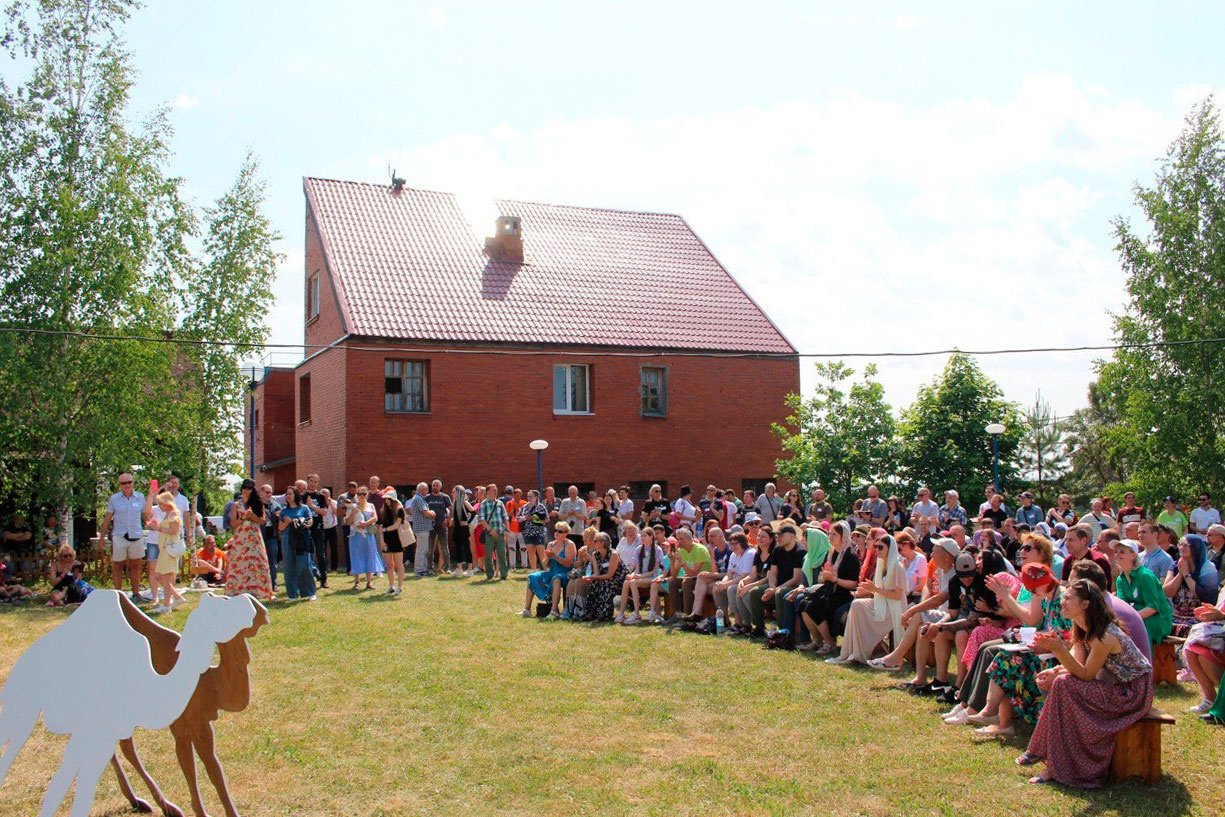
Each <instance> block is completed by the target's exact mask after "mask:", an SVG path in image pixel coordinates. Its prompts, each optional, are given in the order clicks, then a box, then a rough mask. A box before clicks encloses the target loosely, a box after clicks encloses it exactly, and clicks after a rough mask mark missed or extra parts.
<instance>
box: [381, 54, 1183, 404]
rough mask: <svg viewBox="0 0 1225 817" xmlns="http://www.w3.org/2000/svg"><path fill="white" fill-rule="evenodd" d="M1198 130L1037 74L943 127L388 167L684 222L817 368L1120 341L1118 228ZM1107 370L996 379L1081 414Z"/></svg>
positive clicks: (989, 361)
mask: <svg viewBox="0 0 1225 817" xmlns="http://www.w3.org/2000/svg"><path fill="white" fill-rule="evenodd" d="M1178 126H1179V122H1178V121H1177V119H1176V118H1172V117H1170V116H1167V115H1165V114H1163V113H1162V112H1160V111H1156V110H1152V109H1150V108H1146V107H1144V106H1142V105H1140V104H1138V103H1136V102H1133V101H1129V100H1118V99H1113V98H1111V97H1110V95H1108V94H1103V93H1102V92H1101V91H1100V89H1096V88H1085V87H1082V86H1078V85H1076V84H1075V83H1073V82H1072V81H1071V80H1069V79H1068V78H1067V77H1064V76H1061V75H1033V76H1029V77H1026V78H1024V80H1023V81H1022V82H1021V83H1020V84H1019V86H1018V88H1017V89H1016V91H1015V93H1013V94H1012V95H1010V96H1006V97H1003V98H1001V99H999V100H996V101H989V100H986V99H980V98H963V99H950V100H946V101H942V102H939V103H937V104H933V105H931V106H928V107H924V108H915V107H904V106H902V105H898V104H895V103H890V102H885V101H881V100H877V99H869V98H865V97H863V96H860V95H856V94H844V95H840V96H837V97H835V98H833V99H831V100H829V101H827V102H824V103H821V104H813V103H808V102H789V103H784V104H779V105H774V106H771V107H768V108H761V109H744V110H739V111H731V112H722V113H715V114H710V115H705V116H689V117H674V118H669V119H663V120H658V121H654V122H634V121H631V120H629V119H623V118H615V117H609V118H604V119H593V120H585V121H577V122H576V121H555V122H551V123H547V124H545V125H543V126H541V127H539V128H537V129H535V130H533V131H531V132H521V131H518V130H516V129H514V128H512V127H510V126H507V125H499V126H497V127H496V128H494V129H492V130H490V131H488V132H485V133H468V134H459V135H455V136H453V137H450V138H447V139H444V140H441V141H439V142H436V143H434V144H431V145H427V146H422V147H416V148H412V149H409V150H404V151H388V152H387V153H386V154H384V155H381V156H377V157H371V158H370V165H371V168H372V169H375V170H381V169H383V168H385V167H386V165H387V163H388V161H389V160H390V162H391V164H392V166H394V167H397V168H399V170H400V175H402V176H404V177H405V178H407V179H408V183H409V184H410V185H411V186H415V187H425V188H433V189H438V190H448V191H455V192H459V193H463V194H465V195H466V197H468V198H471V199H473V200H478V201H487V200H488V199H490V198H493V197H497V196H502V197H509V198H520V199H529V200H541V201H555V202H562V203H570V204H580V205H593V206H611V207H625V208H632V209H647V210H661V211H669V212H678V213H681V214H682V215H684V216H685V218H686V219H687V220H688V221H689V223H690V224H692V225H693V227H694V229H695V230H696V231H697V232H698V233H699V235H701V236H702V238H703V239H704V240H705V241H706V242H707V243H708V244H709V246H711V248H712V249H713V250H714V252H715V254H716V255H717V256H719V258H720V260H722V261H723V262H724V264H725V265H726V266H727V267H728V268H729V270H731V272H732V273H733V275H735V276H736V278H737V280H738V281H740V283H741V284H742V285H743V286H744V287H745V288H746V289H747V290H748V292H749V293H750V294H751V295H752V296H753V297H754V298H755V299H756V300H757V301H758V303H760V304H761V305H762V306H763V307H764V308H765V309H766V311H767V312H768V313H769V314H770V315H771V317H772V318H774V320H775V322H776V323H777V324H778V325H779V326H780V328H782V330H783V331H784V333H785V334H787V336H788V337H789V338H790V339H791V340H792V342H793V343H794V344H795V345H796V346H797V347H799V348H800V349H801V350H803V351H807V352H844V351H845V352H850V351H860V352H864V351H878V350H892V349H900V350H920V349H939V348H952V347H954V346H955V347H958V348H962V349H992V348H1003V347H1024V346H1063V345H1078V344H1084V343H1101V342H1108V341H1109V340H1110V337H1111V324H1110V319H1109V316H1108V314H1107V310H1114V311H1118V310H1119V309H1120V308H1121V306H1122V297H1123V295H1122V292H1123V289H1122V282H1123V276H1122V273H1121V272H1120V271H1119V269H1118V265H1117V263H1116V261H1115V258H1114V254H1113V250H1112V243H1113V242H1112V240H1111V237H1110V234H1109V226H1108V223H1107V219H1108V217H1109V215H1111V214H1112V213H1113V212H1120V211H1122V210H1123V209H1125V208H1127V207H1128V206H1129V202H1130V192H1129V191H1130V187H1131V184H1132V182H1133V180H1134V179H1135V178H1137V177H1143V176H1144V175H1145V174H1147V173H1148V172H1149V170H1148V169H1149V168H1150V167H1151V162H1152V160H1153V158H1155V157H1157V156H1159V155H1160V154H1161V152H1162V150H1163V149H1164V147H1165V145H1166V144H1167V143H1168V141H1169V140H1170V139H1171V138H1172V137H1173V136H1174V135H1175V134H1176V133H1177V130H1178ZM475 226H477V227H478V230H479V229H480V228H481V226H482V225H481V224H479V223H478V224H476V225H475ZM524 229H525V230H526V231H530V229H531V226H530V225H524ZM1091 358H1092V355H1088V354H1067V355H1052V356H1029V357H1023V356H1000V357H993V358H984V359H983V360H982V361H981V362H982V364H983V366H984V368H986V369H987V371H988V372H989V373H990V374H991V375H992V376H993V377H995V378H997V379H998V380H999V381H1000V382H1001V385H1003V387H1004V388H1005V391H1006V392H1007V393H1008V394H1009V396H1010V397H1012V398H1013V399H1016V400H1019V401H1022V402H1025V401H1028V400H1031V399H1032V396H1033V393H1034V391H1035V390H1036V389H1037V388H1038V387H1042V389H1043V393H1044V395H1045V396H1046V397H1047V398H1048V399H1050V400H1051V401H1052V403H1053V404H1054V405H1055V408H1056V409H1057V410H1058V411H1061V412H1064V413H1066V412H1069V411H1071V410H1072V409H1073V408H1075V407H1077V406H1078V405H1080V404H1081V403H1083V399H1084V389H1085V386H1086V385H1087V383H1088V381H1089V379H1090V368H1089V361H1090V360H1091ZM863 362H865V361H859V362H858V364H857V367H858V366H859V365H862V364H863ZM942 363H943V360H942V359H938V358H919V359H909V360H890V361H886V362H882V364H881V371H882V378H883V380H884V382H885V385H886V388H887V390H888V393H889V398H890V400H891V401H892V403H893V404H894V405H895V406H902V405H906V404H908V403H909V402H910V401H911V400H913V398H914V393H915V389H916V388H917V386H918V385H919V384H920V383H922V382H926V381H929V380H930V379H931V378H932V377H933V376H934V375H935V374H936V373H937V372H938V370H939V368H940V366H941V365H942ZM810 369H811V365H810V363H809V362H807V361H805V362H804V363H803V364H802V371H803V372H804V374H805V377H806V378H807V373H808V371H809V370H810Z"/></svg>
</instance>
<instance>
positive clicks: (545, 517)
mask: <svg viewBox="0 0 1225 817" xmlns="http://www.w3.org/2000/svg"><path fill="white" fill-rule="evenodd" d="M548 524H549V510H548V508H546V507H545V505H544V503H543V502H541V501H540V494H539V493H537V491H536V489H535V488H533V489H532V490H530V491H528V492H527V501H526V502H524V503H523V505H522V507H520V508H519V530H520V532H521V533H522V534H523V546H524V547H525V548H526V549H527V564H528V567H529V568H531V569H533V570H545V571H547V570H548V569H549V565H550V563H549V561H548V558H549V557H548V555H547V554H546V553H545V550H546V547H545V542H546V540H547V539H548V534H547V530H548V528H547V527H546V525H548ZM547 600H548V599H541V601H547Z"/></svg>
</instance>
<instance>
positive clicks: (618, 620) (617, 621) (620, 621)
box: [613, 613, 1207, 712]
mask: <svg viewBox="0 0 1225 817" xmlns="http://www.w3.org/2000/svg"><path fill="white" fill-rule="evenodd" d="M624 623H625V616H623V615H621V614H620V613H617V615H615V616H613V624H624ZM1204 711H1205V712H1206V711H1207V710H1204Z"/></svg>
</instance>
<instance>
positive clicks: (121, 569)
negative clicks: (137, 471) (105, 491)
mask: <svg viewBox="0 0 1225 817" xmlns="http://www.w3.org/2000/svg"><path fill="white" fill-rule="evenodd" d="M144 508H145V496H144V494H142V493H141V492H140V491H137V490H136V489H135V483H134V482H133V481H132V475H131V474H130V473H128V472H127V471H124V472H123V473H122V474H120V475H119V491H118V492H116V493H114V494H112V495H111V498H110V499H108V500H107V502H106V516H105V517H103V518H102V526H101V527H100V528H98V541H99V543H102V542H105V541H106V539H107V536H108V535H109V536H110V539H111V583H112V584H114V585H115V589H116V590H118V591H119V592H121V593H122V592H123V576H124V574H125V573H126V574H127V576H128V580H129V581H130V582H131V584H132V600H133V601H136V602H139V601H140V596H139V595H138V594H139V593H140V566H141V563H142V562H143V561H144V558H145V526H144Z"/></svg>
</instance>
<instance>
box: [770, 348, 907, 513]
mask: <svg viewBox="0 0 1225 817" xmlns="http://www.w3.org/2000/svg"><path fill="white" fill-rule="evenodd" d="M816 368H817V375H818V377H819V381H818V383H817V389H816V394H815V395H814V396H812V397H808V398H804V397H801V396H800V395H797V394H791V395H788V397H787V405H788V408H789V409H790V411H791V414H790V416H789V417H788V418H787V424H788V426H789V427H790V428H785V427H783V426H780V425H777V424H776V425H775V426H774V431H775V433H776V434H778V436H779V438H780V440H781V442H782V447H783V450H784V451H785V452H787V453H788V454H789V456H788V457H786V458H784V459H781V460H779V461H778V469H779V473H780V474H782V475H783V476H785V477H786V478H787V479H789V480H791V481H792V482H793V483H795V484H797V485H810V484H813V483H816V484H818V485H820V486H821V487H822V488H824V489H825V492H826V495H827V497H828V500H829V502H830V504H831V505H833V506H834V507H835V508H839V509H843V510H848V509H849V508H850V506H851V502H852V501H853V500H854V498H855V497H857V496H859V495H860V492H861V491H862V490H863V488H864V486H865V485H867V484H868V483H871V482H887V481H889V480H891V479H892V478H893V475H894V474H895V473H896V446H895V433H896V424H895V422H894V419H893V414H892V412H891V410H890V408H889V404H888V403H886V402H885V391H884V388H883V387H882V386H881V384H880V383H878V382H877V381H876V367H875V366H867V367H866V368H865V369H864V371H863V377H862V378H861V379H860V380H857V381H852V378H853V376H854V374H855V371H854V370H853V369H851V368H849V367H848V366H846V365H845V364H843V363H842V362H841V361H835V362H831V363H818V364H817V367H816Z"/></svg>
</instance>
